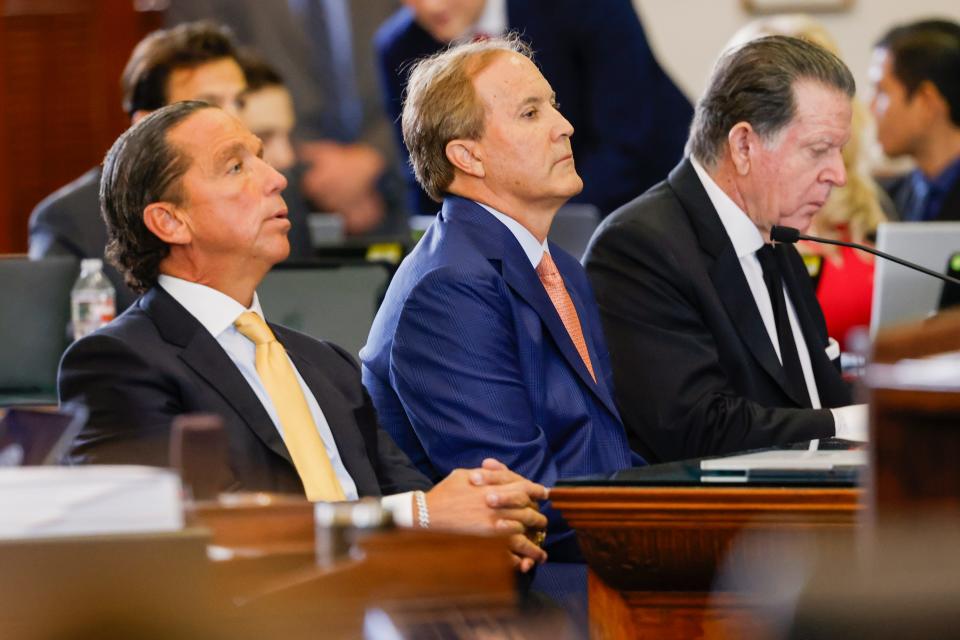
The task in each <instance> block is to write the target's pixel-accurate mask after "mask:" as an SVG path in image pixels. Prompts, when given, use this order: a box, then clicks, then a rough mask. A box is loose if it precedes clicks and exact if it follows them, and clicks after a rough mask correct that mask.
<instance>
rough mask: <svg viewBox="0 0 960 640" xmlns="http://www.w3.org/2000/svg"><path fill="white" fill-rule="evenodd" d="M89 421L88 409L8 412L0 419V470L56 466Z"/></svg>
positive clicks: (10, 410)
mask: <svg viewBox="0 0 960 640" xmlns="http://www.w3.org/2000/svg"><path fill="white" fill-rule="evenodd" d="M86 420H87V410H86V409H85V408H84V407H83V406H81V405H72V404H68V405H65V406H63V407H61V409H60V410H59V411H37V410H31V409H8V410H7V413H6V415H4V416H3V419H2V420H0V467H22V466H36V465H43V464H57V463H58V462H59V461H60V459H61V457H62V456H63V454H64V453H66V450H67V448H68V447H69V446H70V443H71V442H73V439H74V438H75V437H76V435H77V433H79V432H80V429H81V428H82V427H83V424H84V422H86Z"/></svg>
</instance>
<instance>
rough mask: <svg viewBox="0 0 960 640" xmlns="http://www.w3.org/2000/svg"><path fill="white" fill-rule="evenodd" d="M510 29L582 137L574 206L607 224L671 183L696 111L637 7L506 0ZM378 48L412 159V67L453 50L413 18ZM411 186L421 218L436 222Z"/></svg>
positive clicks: (620, 2)
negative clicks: (590, 208)
mask: <svg viewBox="0 0 960 640" xmlns="http://www.w3.org/2000/svg"><path fill="white" fill-rule="evenodd" d="M587 5H589V8H587ZM507 22H508V26H509V28H510V29H512V30H515V31H518V32H520V33H521V34H522V36H523V38H524V40H526V41H527V42H529V43H530V44H531V45H532V46H533V49H534V60H535V61H536V62H537V64H538V66H539V67H540V69H541V71H542V72H543V75H544V77H545V78H546V79H547V80H548V81H549V82H550V84H551V86H552V87H553V89H554V91H556V94H557V99H558V101H559V102H560V111H562V112H563V115H564V116H566V117H567V119H568V120H569V121H570V123H571V124H573V127H574V129H575V131H574V134H573V138H572V139H571V141H572V143H573V153H574V158H575V159H576V163H577V171H579V173H580V175H581V177H582V178H583V180H584V190H583V193H581V194H580V195H579V196H578V197H577V198H575V199H574V201H576V202H588V203H591V204H594V205H596V206H597V207H599V208H600V211H601V213H602V214H607V213H609V212H610V211H613V209H615V208H616V207H618V206H620V205H621V204H623V203H625V202H627V201H628V200H629V199H631V198H633V197H635V196H636V195H637V194H639V193H642V192H643V191H644V190H645V189H647V188H648V187H650V186H651V185H653V184H654V183H656V182H658V181H660V180H662V179H663V178H665V177H666V175H667V173H669V171H670V168H671V167H673V165H674V164H676V163H677V161H678V160H680V157H681V156H682V154H683V145H684V144H685V142H686V139H687V129H688V127H689V126H690V120H691V118H692V117H693V109H692V107H691V106H690V102H689V101H688V100H687V98H686V97H685V96H684V95H683V94H682V93H681V92H680V90H679V89H677V87H676V86H675V85H674V84H673V82H672V81H671V80H670V78H669V77H667V75H666V74H665V73H664V71H663V69H661V68H660V65H659V64H658V63H657V60H656V58H655V57H654V56H653V53H652V51H651V50H650V47H649V45H648V44H647V39H646V36H645V35H644V33H643V27H642V26H641V25H640V20H639V18H638V16H637V13H636V11H635V9H634V8H633V5H632V4H631V2H630V0H593V1H592V2H590V3H584V2H582V1H581V0H507ZM374 42H375V44H376V48H377V54H378V59H379V64H380V72H381V74H382V77H383V84H384V96H385V99H386V108H387V114H388V115H389V116H390V119H391V121H393V122H394V123H395V124H396V127H397V135H398V137H399V139H400V148H401V150H403V152H404V154H405V153H406V150H405V147H404V146H403V139H402V135H401V132H400V112H401V110H402V96H403V90H404V87H405V86H406V82H407V75H408V74H409V70H410V65H411V63H412V62H413V61H414V60H416V59H418V58H421V57H423V56H426V55H429V54H432V53H435V52H437V51H439V50H440V49H442V48H443V46H444V45H442V44H441V43H440V42H437V41H436V40H434V39H433V37H432V36H430V35H429V34H428V33H427V32H426V31H424V30H423V29H422V28H421V27H420V26H419V25H417V24H416V22H414V20H413V14H412V13H411V12H410V11H409V10H408V9H401V10H400V11H399V12H397V13H396V14H394V16H393V17H391V18H390V20H388V21H387V22H386V23H384V25H383V26H382V27H381V28H380V31H378V32H377V35H376V38H375V40H374ZM408 176H409V183H410V188H411V196H412V201H411V206H412V207H413V209H412V210H413V211H415V212H418V213H424V214H432V213H434V212H436V211H437V209H438V208H439V207H438V205H437V204H436V203H435V202H432V201H431V200H430V199H429V198H428V197H427V196H426V194H424V193H423V192H422V191H420V189H419V187H418V186H417V185H416V182H415V180H414V178H413V174H412V173H411V172H409V170H408Z"/></svg>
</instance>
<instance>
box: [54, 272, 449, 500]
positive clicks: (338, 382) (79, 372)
mask: <svg viewBox="0 0 960 640" xmlns="http://www.w3.org/2000/svg"><path fill="white" fill-rule="evenodd" d="M271 328H272V329H273V331H274V333H275V334H276V336H277V338H278V340H279V341H280V342H281V343H282V344H283V345H284V347H285V348H286V350H287V353H288V354H289V355H290V359H291V360H292V361H293V362H294V364H295V365H296V367H297V370H298V371H299V372H300V375H301V376H302V377H303V379H304V381H306V383H307V386H308V387H309V388H310V389H311V390H312V391H313V393H314V395H315V397H316V399H317V402H318V403H319V405H320V407H321V408H322V410H323V412H324V415H325V416H326V418H327V421H328V422H329V424H330V428H331V430H332V431H333V436H334V440H335V441H336V443H337V449H338V450H339V452H340V455H341V457H342V459H343V463H344V465H345V466H346V468H347V471H348V472H349V473H350V476H351V477H352V478H353V480H354V481H355V482H356V484H357V490H358V491H359V493H360V495H361V496H378V495H389V494H393V493H399V492H403V491H408V490H411V489H425V488H428V487H429V486H430V483H429V482H428V481H427V479H426V478H424V477H423V476H422V475H421V474H420V473H419V472H418V471H417V470H416V469H415V468H414V467H413V466H412V465H411V464H410V461H409V460H408V459H407V457H406V456H405V455H403V453H402V452H401V451H400V450H399V449H398V448H397V446H396V445H395V444H394V443H393V441H392V440H391V439H390V437H389V436H388V435H387V434H386V433H385V432H384V431H383V430H382V429H380V427H379V426H378V424H377V419H376V413H375V411H374V409H373V405H372V404H371V402H370V398H369V396H367V394H366V392H365V391H364V389H363V386H362V384H361V383H360V375H359V371H358V370H357V365H356V363H355V362H354V361H353V360H352V359H351V358H350V356H349V355H347V353H346V352H344V351H343V350H342V349H340V348H339V347H336V346H334V345H332V344H330V343H327V342H318V341H316V340H314V339H313V338H309V337H307V336H305V335H303V334H300V333H297V332H295V331H291V330H289V329H285V328H283V327H280V326H276V325H271ZM59 391H60V400H61V402H68V401H72V400H79V401H82V402H83V403H84V404H86V405H87V406H88V408H89V410H90V419H89V421H88V423H87V425H86V426H85V427H84V429H83V431H82V432H81V433H80V435H79V436H78V437H77V439H76V441H75V443H74V445H73V448H72V451H71V457H72V458H73V459H74V460H75V461H77V462H82V463H102V464H109V463H125V464H146V465H159V466H165V465H167V463H168V460H167V456H168V454H167V450H168V448H169V443H168V441H169V432H170V423H171V421H172V420H173V418H174V417H176V416H178V415H180V414H184V413H196V412H203V413H215V414H218V415H220V416H223V419H224V421H225V426H226V435H227V441H228V452H229V453H228V457H229V465H230V470H231V472H232V474H233V478H232V485H231V486H229V487H225V488H227V489H230V490H264V491H279V492H288V493H302V492H303V486H302V484H301V483H300V479H299V477H298V476H297V473H296V470H295V469H294V466H293V462H292V461H291V458H290V454H289V452H288V451H287V448H286V446H285V445H284V443H283V440H282V439H281V437H280V434H279V433H278V432H277V429H276V427H275V426H274V424H273V422H272V421H271V420H270V417H269V415H268V414H267V412H266V410H265V409H264V408H263V405H262V404H261V403H260V401H259V400H258V398H257V396H256V394H255V393H254V392H253V390H252V389H251V388H250V386H249V385H248V384H247V381H246V380H245V379H244V377H243V374H242V373H240V371H239V370H238V369H237V367H236V366H235V365H234V364H233V361H232V360H230V357H229V356H228V355H227V353H226V352H225V351H224V350H223V348H222V347H220V345H219V344H218V343H217V341H216V339H214V338H213V336H211V335H210V334H209V333H208V332H207V331H206V330H205V329H204V328H203V326H202V325H201V324H200V323H199V322H197V320H196V319H195V318H194V317H193V316H192V315H190V314H189V313H188V312H187V311H186V310H185V309H184V308H183V307H182V306H180V304H179V303H177V302H176V301H175V300H174V299H173V298H172V297H171V296H170V295H169V294H168V293H166V292H165V291H164V290H163V289H162V288H160V287H154V288H153V289H151V290H150V291H148V292H147V293H146V294H145V295H144V296H143V297H142V298H140V300H138V301H137V303H136V304H135V305H134V306H132V307H130V309H128V310H127V311H126V312H125V313H124V314H123V315H121V316H120V317H118V318H117V319H116V320H115V321H114V322H112V323H111V324H110V325H108V326H107V327H105V328H103V329H101V330H100V331H97V332H96V333H94V334H92V335H90V336H88V337H86V338H83V339H81V340H79V341H78V342H76V343H74V344H73V346H71V347H70V349H68V350H67V352H66V354H65V355H64V357H63V360H62V362H61V364H60V375H59Z"/></svg>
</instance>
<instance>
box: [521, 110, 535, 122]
mask: <svg viewBox="0 0 960 640" xmlns="http://www.w3.org/2000/svg"><path fill="white" fill-rule="evenodd" d="M520 117H521V118H526V119H528V120H532V119H533V118H535V117H537V109H536V108H535V107H531V108H529V109H527V110H526V111H524V112H523V113H522V114H520Z"/></svg>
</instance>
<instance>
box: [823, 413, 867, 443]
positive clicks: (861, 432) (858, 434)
mask: <svg viewBox="0 0 960 640" xmlns="http://www.w3.org/2000/svg"><path fill="white" fill-rule="evenodd" d="M830 413H832V414H833V423H834V426H835V429H836V437H838V438H842V439H843V440H853V441H855V442H866V441H867V433H868V431H869V429H868V425H869V413H868V412H867V405H865V404H851V405H849V406H846V407H839V408H837V409H830Z"/></svg>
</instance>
